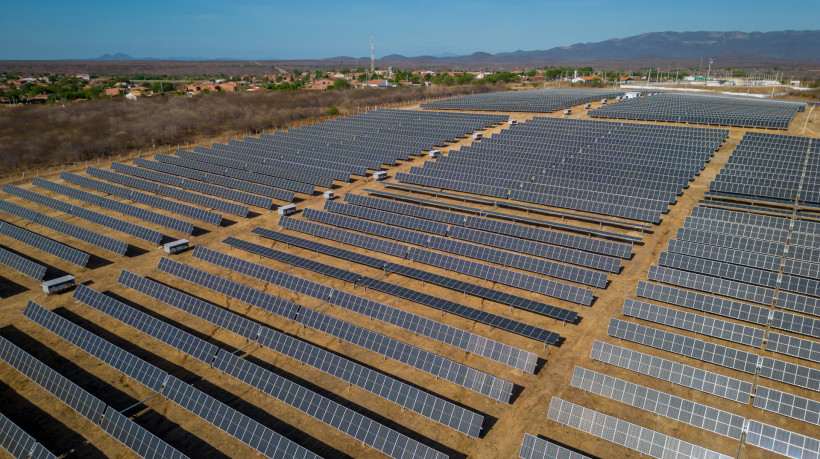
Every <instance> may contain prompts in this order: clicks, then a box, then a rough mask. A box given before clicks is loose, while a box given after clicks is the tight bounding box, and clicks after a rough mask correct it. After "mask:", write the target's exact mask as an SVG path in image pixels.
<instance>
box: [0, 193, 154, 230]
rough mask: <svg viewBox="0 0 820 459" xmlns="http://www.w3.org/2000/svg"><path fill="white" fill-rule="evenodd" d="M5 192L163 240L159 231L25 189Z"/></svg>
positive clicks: (113, 226) (79, 216)
mask: <svg viewBox="0 0 820 459" xmlns="http://www.w3.org/2000/svg"><path fill="white" fill-rule="evenodd" d="M3 191H4V192H6V193H9V194H12V195H14V196H17V197H20V198H23V199H26V200H28V201H31V202H33V203H36V204H40V205H41V206H45V207H50V208H52V209H55V210H58V211H60V212H63V213H65V214H68V215H72V216H74V217H77V218H82V219H83V220H87V221H90V222H91V223H96V224H98V225H100V226H104V227H106V228H110V229H113V230H115V231H119V232H122V233H125V234H128V235H131V236H134V237H137V238H140V239H142V240H145V241H148V242H152V243H154V244H159V241H160V240H162V233H160V232H158V231H154V230H151V229H149V228H145V227H144V226H140V225H135V224H133V223H130V222H126V221H124V220H119V219H116V218H113V217H110V216H108V215H105V214H101V213H99V212H94V211H91V210H88V209H85V208H82V207H79V206H75V205H73V204H69V203H67V202H65V201H61V200H59V199H54V198H50V197H48V196H43V195H41V194H38V193H34V192H33V191H30V190H26V189H24V188H20V187H16V186H14V185H11V184H6V185H4V186H3Z"/></svg>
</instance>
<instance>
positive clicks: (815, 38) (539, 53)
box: [380, 30, 820, 65]
mask: <svg viewBox="0 0 820 459" xmlns="http://www.w3.org/2000/svg"><path fill="white" fill-rule="evenodd" d="M718 56H724V57H727V58H729V59H731V60H732V61H749V62H753V61H760V60H761V59H763V60H767V61H770V60H782V61H808V62H820V30H803V31H794V30H786V31H778V32H749V33H747V32H736V31H734V32H652V33H644V34H640V35H635V36H631V37H627V38H613V39H610V40H605V41H600V42H594V43H577V44H574V45H570V46H560V47H555V48H551V49H547V50H533V51H523V50H517V51H512V52H504V53H498V54H489V53H484V52H477V53H473V54H470V55H467V56H457V57H433V56H416V57H406V56H401V55H398V54H391V55H389V56H385V57H383V58H382V59H380V60H382V61H390V62H398V61H402V60H405V61H413V62H437V63H445V62H451V63H453V64H462V65H464V64H473V63H495V64H500V63H538V62H600V61H613V60H633V59H646V58H648V57H649V58H674V59H696V58H701V57H718Z"/></svg>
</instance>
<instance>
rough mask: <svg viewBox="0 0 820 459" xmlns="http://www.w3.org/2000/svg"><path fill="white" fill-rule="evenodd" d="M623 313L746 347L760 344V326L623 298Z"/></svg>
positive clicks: (762, 331)
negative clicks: (751, 325)
mask: <svg viewBox="0 0 820 459" xmlns="http://www.w3.org/2000/svg"><path fill="white" fill-rule="evenodd" d="M623 314H624V315H625V316H630V317H636V318H639V319H643V320H648V321H650V322H655V323H659V324H664V325H668V326H670V327H675V328H680V329H681V330H688V331H691V332H695V333H699V334H701V335H706V336H712V337H715V338H720V339H725V340H727V341H732V342H735V343H740V344H745V345H747V346H752V347H758V348H759V347H762V346H763V334H764V330H763V329H762V328H754V327H748V326H746V325H741V324H736V323H734V322H727V321H725V320H719V319H714V318H712V317H708V316H704V315H700V314H692V313H689V312H686V311H679V310H677V309H672V308H666V307H663V306H658V305H655V304H651V303H645V302H643V301H638V300H633V299H632V298H626V299H625V300H624V307H623Z"/></svg>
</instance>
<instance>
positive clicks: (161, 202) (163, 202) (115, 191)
mask: <svg viewBox="0 0 820 459" xmlns="http://www.w3.org/2000/svg"><path fill="white" fill-rule="evenodd" d="M60 179H62V180H64V181H66V182H68V183H73V184H75V185H80V186H82V187H85V188H90V189H92V190H97V191H102V192H103V193H108V194H110V195H113V196H119V197H121V198H125V199H130V200H132V201H134V202H139V203H141V204H145V205H147V206H151V207H156V208H158V209H162V210H166V211H168V212H174V213H177V214H180V215H184V216H186V217H190V218H194V219H197V220H200V221H203V222H205V223H210V224H212V225H216V226H219V224H220V223H221V222H222V215H220V214H218V213H215V212H211V211H209V210H203V209H200V208H198V207H193V206H189V205H187V204H182V203H179V202H176V201H171V200H169V199H165V198H159V197H157V196H154V195H150V194H147V193H143V192H141V191H135V190H131V189H129V188H123V187H121V186H117V185H112V184H110V183H106V182H101V181H99V180H94V179H91V178H88V177H85V176H83V175H77V174H72V173H70V172H65V171H63V172H61V173H60Z"/></svg>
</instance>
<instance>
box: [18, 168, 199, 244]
mask: <svg viewBox="0 0 820 459" xmlns="http://www.w3.org/2000/svg"><path fill="white" fill-rule="evenodd" d="M32 184H33V185H34V186H37V187H40V188H43V189H45V190H49V191H52V192H54V193H59V194H62V195H63V196H68V197H70V198H73V199H77V200H79V201H83V202H87V203H89V204H93V205H95V206H98V207H102V208H103V209H108V210H113V211H114V212H119V213H121V214H124V215H129V216H132V217H134V218H138V219H140V220H145V221H147V222H150V223H155V224H157V225H160V226H163V227H165V228H168V229H172V230H176V231H179V232H181V233H185V234H191V233H193V231H194V225H193V224H192V223H190V222H186V221H183V220H180V219H177V218H173V217H169V216H167V215H163V214H160V213H157V212H153V211H150V210H146V209H143V208H140V207H136V206H132V205H130V204H126V203H124V202H120V201H116V200H114V199H109V198H105V197H103V196H99V195H96V194H93V193H89V192H87V191H83V190H79V189H77V188H72V187H70V186H65V185H61V184H59V183H54V182H49V181H48V180H43V179H41V178H39V177H35V178H34V180H33V181H32Z"/></svg>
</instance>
